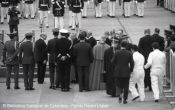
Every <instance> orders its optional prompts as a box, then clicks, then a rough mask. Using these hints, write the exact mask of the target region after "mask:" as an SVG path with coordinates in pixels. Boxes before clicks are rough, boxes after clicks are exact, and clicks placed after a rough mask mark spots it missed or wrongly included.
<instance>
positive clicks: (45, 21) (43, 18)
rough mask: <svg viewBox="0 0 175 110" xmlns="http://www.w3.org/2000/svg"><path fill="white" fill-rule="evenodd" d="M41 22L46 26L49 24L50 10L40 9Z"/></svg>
mask: <svg viewBox="0 0 175 110" xmlns="http://www.w3.org/2000/svg"><path fill="white" fill-rule="evenodd" d="M39 23H40V24H43V25H45V26H49V24H48V11H39Z"/></svg>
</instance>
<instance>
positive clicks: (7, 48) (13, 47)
mask: <svg viewBox="0 0 175 110" xmlns="http://www.w3.org/2000/svg"><path fill="white" fill-rule="evenodd" d="M9 37H10V39H11V40H9V41H6V42H5V45H4V48H3V62H4V63H5V64H6V67H7V68H6V71H7V75H6V85H7V89H10V77H11V73H12V68H13V71H14V80H15V87H14V89H20V88H19V87H18V74H19V63H18V51H19V46H18V42H17V41H16V40H17V34H16V33H12V34H9Z"/></svg>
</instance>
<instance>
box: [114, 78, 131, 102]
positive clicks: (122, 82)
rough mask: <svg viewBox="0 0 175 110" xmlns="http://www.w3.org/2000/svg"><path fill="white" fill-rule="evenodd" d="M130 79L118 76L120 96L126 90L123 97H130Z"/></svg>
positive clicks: (125, 98)
mask: <svg viewBox="0 0 175 110" xmlns="http://www.w3.org/2000/svg"><path fill="white" fill-rule="evenodd" d="M129 79H130V78H116V82H117V86H118V87H119V90H120V91H119V94H120V97H121V95H122V93H123V92H124V95H123V99H124V100H127V99H128V90H129Z"/></svg>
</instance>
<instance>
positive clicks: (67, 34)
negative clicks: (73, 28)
mask: <svg viewBox="0 0 175 110" xmlns="http://www.w3.org/2000/svg"><path fill="white" fill-rule="evenodd" d="M60 34H61V37H65V38H68V37H69V31H68V30H66V29H60Z"/></svg>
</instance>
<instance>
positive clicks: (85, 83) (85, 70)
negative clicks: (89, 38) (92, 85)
mask: <svg viewBox="0 0 175 110" xmlns="http://www.w3.org/2000/svg"><path fill="white" fill-rule="evenodd" d="M79 39H80V42H79V43H77V44H75V45H74V47H73V56H74V58H75V62H76V66H77V68H78V79H79V91H80V92H82V91H83V90H86V91H89V66H90V63H92V62H93V53H92V47H91V46H90V44H88V43H86V42H85V36H84V34H82V33H80V34H79Z"/></svg>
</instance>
